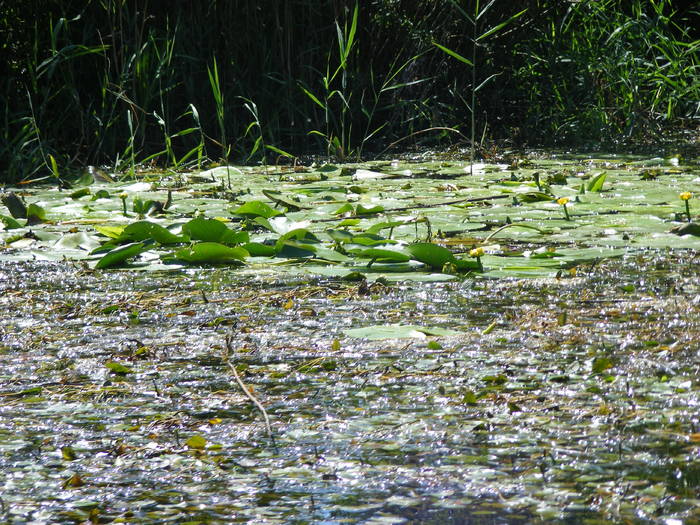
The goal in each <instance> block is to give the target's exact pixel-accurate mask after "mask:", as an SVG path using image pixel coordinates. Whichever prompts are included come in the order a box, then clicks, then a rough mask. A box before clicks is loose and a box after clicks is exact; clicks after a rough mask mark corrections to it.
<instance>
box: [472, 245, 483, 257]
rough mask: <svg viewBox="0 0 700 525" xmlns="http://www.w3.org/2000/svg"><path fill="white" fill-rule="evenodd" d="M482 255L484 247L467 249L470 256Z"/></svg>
mask: <svg viewBox="0 0 700 525" xmlns="http://www.w3.org/2000/svg"><path fill="white" fill-rule="evenodd" d="M482 255H484V249H483V248H482V247H481V246H479V247H478V248H473V249H471V250H469V256H470V257H481V256H482Z"/></svg>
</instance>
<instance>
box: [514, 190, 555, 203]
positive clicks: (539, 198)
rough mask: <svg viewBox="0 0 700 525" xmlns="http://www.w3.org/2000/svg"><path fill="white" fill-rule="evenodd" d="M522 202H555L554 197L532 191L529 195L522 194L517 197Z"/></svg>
mask: <svg viewBox="0 0 700 525" xmlns="http://www.w3.org/2000/svg"><path fill="white" fill-rule="evenodd" d="M517 197H518V199H520V200H521V201H522V202H548V201H553V200H554V197H552V196H551V195H547V194H546V193H542V192H541V191H531V192H528V193H520V194H518V195H517Z"/></svg>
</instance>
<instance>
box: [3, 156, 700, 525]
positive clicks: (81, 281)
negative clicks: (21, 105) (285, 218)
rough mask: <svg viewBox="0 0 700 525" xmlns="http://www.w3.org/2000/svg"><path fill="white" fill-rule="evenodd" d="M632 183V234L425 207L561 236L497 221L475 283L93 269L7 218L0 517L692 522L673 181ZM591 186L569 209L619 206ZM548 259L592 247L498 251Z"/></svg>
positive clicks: (689, 396)
mask: <svg viewBox="0 0 700 525" xmlns="http://www.w3.org/2000/svg"><path fill="white" fill-rule="evenodd" d="M572 162H575V163H576V165H580V163H581V161H580V160H575V161H572ZM657 162H658V161H657ZM646 169H659V170H660V172H661V173H660V177H661V178H662V181H663V184H659V186H664V185H665V186H666V188H667V190H666V191H667V192H668V195H656V196H653V198H649V199H648V200H649V202H645V203H643V204H642V205H643V206H647V207H651V206H653V207H654V210H653V211H651V210H649V209H645V210H644V218H645V221H646V222H645V223H644V224H645V225H647V224H656V223H655V222H654V219H653V217H656V221H657V222H658V223H659V224H657V225H656V226H655V229H653V230H651V229H645V228H646V226H642V225H638V224H637V225H635V223H634V222H633V221H632V220H631V219H630V218H629V217H630V216H634V215H635V213H636V212H634V211H630V212H629V213H626V214H622V217H620V218H619V220H620V221H622V220H623V219H624V220H625V221H627V222H626V223H624V225H622V226H619V225H620V224H622V223H621V222H618V223H617V224H618V227H617V228H618V229H617V230H616V232H615V233H613V232H612V230H613V229H615V228H614V227H613V226H611V225H608V226H609V227H608V228H607V230H608V231H607V232H606V231H605V230H603V232H602V233H600V232H599V234H598V235H596V234H595V233H594V226H595V225H594V224H593V223H594V222H596V221H599V220H602V219H600V217H601V216H602V215H603V214H600V215H593V214H591V215H590V216H588V215H586V216H585V217H583V218H582V217H578V218H576V217H575V216H574V217H573V219H574V221H573V222H575V224H577V225H579V227H580V228H584V229H585V227H586V224H581V223H585V222H588V230H589V233H588V234H587V235H585V236H584V235H583V233H582V232H577V233H575V234H574V235H575V236H576V238H575V239H570V240H569V241H565V240H563V238H562V237H563V236H565V235H567V228H568V226H569V224H567V223H566V222H564V220H563V219H561V217H560V215H561V212H560V209H559V208H558V207H555V208H554V209H553V210H549V209H548V208H547V207H546V206H545V207H544V208H542V206H543V204H542V203H539V204H533V205H530V204H525V205H523V206H518V207H513V208H510V207H509V208H507V209H505V206H504V209H503V210H495V209H494V208H496V207H497V206H492V207H488V208H479V209H478V210H474V209H472V208H467V209H461V210H460V209H456V210H455V209H450V212H449V213H456V214H459V213H461V214H462V218H463V215H464V214H465V213H467V214H472V215H473V212H474V211H478V213H479V214H487V215H488V214H494V215H495V214H498V213H501V214H509V216H515V215H516V214H518V215H519V216H520V217H521V219H527V218H528V217H527V216H533V217H534V216H535V215H538V214H539V215H541V217H538V218H533V219H532V221H533V222H534V221H542V222H544V221H545V220H549V221H550V222H551V221H553V220H558V221H561V223H558V224H559V225H561V226H563V228H561V229H560V230H559V231H555V229H554V228H551V226H548V233H547V234H546V235H543V234H541V233H540V234H537V232H534V231H528V230H525V232H524V233H522V232H520V231H518V230H517V229H516V228H514V227H513V228H507V229H505V230H503V231H502V232H500V233H499V234H498V235H499V239H500V241H499V246H500V247H499V248H498V249H493V250H492V253H491V254H488V255H485V256H484V266H485V272H484V273H483V274H479V273H468V274H463V275H451V274H443V273H440V272H435V271H433V272H432V273H431V272H425V271H421V270H420V268H417V269H416V268H412V269H410V271H404V272H399V273H395V272H390V271H386V270H388V269H387V268H384V269H381V268H380V269H379V270H376V271H375V272H373V271H371V270H370V271H367V272H365V273H366V275H367V277H368V279H367V280H364V281H357V282H353V281H348V280H344V279H342V278H341V276H342V274H343V272H341V271H339V270H338V268H337V267H335V266H327V265H321V264H318V260H313V261H308V262H307V263H306V264H296V263H292V264H282V265H279V264H275V265H273V266H270V265H269V264H268V265H265V264H263V263H262V262H260V261H257V260H256V261H254V262H249V264H247V265H246V266H242V267H241V266H230V265H214V266H190V265H183V264H179V265H172V266H167V265H162V266H161V263H160V262H157V263H156V264H154V263H153V261H152V260H149V259H143V260H142V261H138V260H137V261H134V263H133V264H134V265H135V266H133V267H132V268H131V269H128V268H127V269H117V270H94V269H93V268H92V267H91V266H93V264H92V263H91V262H90V261H91V260H94V258H93V259H91V258H90V257H85V256H83V257H82V258H81V257H73V258H72V259H74V260H68V259H69V258H66V259H64V260H60V259H62V258H63V257H59V256H58V255H62V256H65V253H63V252H61V248H60V246H61V245H60V244H59V247H58V248H56V247H55V244H53V245H51V244H50V243H51V240H49V237H51V236H52V235H56V237H54V238H53V242H54V243H58V242H60V239H62V238H64V236H65V235H75V234H76V233H80V232H82V231H85V232H87V233H86V235H89V236H92V235H94V234H93V233H92V232H91V231H90V230H89V229H88V228H89V226H83V225H80V226H79V228H78V229H79V231H73V232H64V231H62V229H64V228H66V229H68V228H74V227H75V225H70V226H69V225H68V224H62V223H61V221H60V220H56V221H55V222H54V223H53V224H42V225H38V226H32V227H31V229H32V230H33V231H35V232H36V237H37V238H38V239H34V240H35V241H36V242H35V243H21V244H20V245H16V246H14V247H13V246H12V244H13V243H16V242H18V241H17V239H16V237H17V235H16V233H17V231H16V230H15V231H14V233H13V230H7V232H0V233H3V235H6V237H5V240H6V243H7V245H6V249H5V250H4V251H3V252H1V253H2V261H0V308H1V311H2V313H1V314H0V364H1V367H0V472H1V473H2V475H0V520H2V521H5V522H8V523H70V522H76V523H79V522H94V523H111V522H115V523H170V522H172V523H184V522H191V523H226V522H249V523H329V524H330V523H435V524H437V523H475V524H491V523H537V522H540V523H554V522H556V523H560V522H569V523H609V522H625V521H628V522H634V523H666V524H673V525H675V524H680V523H695V522H698V521H699V520H700V511H698V508H699V507H700V506H699V503H700V421H699V420H700V410H699V408H698V401H699V400H700V395H699V387H698V378H699V372H700V358H699V357H698V349H699V346H700V345H699V344H698V341H699V340H700V337H699V334H700V326H699V325H700V321H699V319H700V316H699V315H698V314H699V310H700V293H699V290H698V288H699V287H700V281H699V280H698V277H699V275H698V273H699V270H698V268H699V266H698V262H699V256H698V253H697V251H696V249H695V247H694V245H693V243H695V242H696V240H695V238H694V237H693V236H682V237H680V236H674V235H673V234H669V233H667V232H668V231H669V230H670V229H671V228H672V227H675V226H677V225H679V224H682V222H683V221H682V218H679V217H678V216H676V215H674V214H675V213H677V212H682V210H683V208H682V203H681V202H680V201H679V200H678V197H677V194H678V192H679V191H693V190H697V186H698V182H697V180H696V179H697V168H696V167H692V166H691V167H690V168H687V169H683V168H677V167H675V166H671V167H668V166H667V167H663V166H662V167H661V168H646V167H644V168H643V169H639V170H637V171H634V170H629V171H630V173H629V175H630V177H629V178H630V181H629V182H630V183H635V180H639V171H643V170H646ZM676 169H679V170H680V171H681V173H679V174H674V173H670V171H671V170H676ZM635 170H636V168H635ZM501 171H502V170H501ZM498 176H499V177H500V178H503V174H502V173H501V174H499V175H498ZM464 177H465V176H464V175H460V178H459V180H460V181H465V180H466V179H465V178H464ZM466 177H468V176H466ZM480 177H481V179H477V180H481V181H482V182H483V181H484V180H485V178H488V177H496V175H493V174H486V175H483V174H482V175H481V176H480ZM664 177H665V178H664ZM390 180H394V179H390ZM436 180H437V182H436V181H433V182H431V184H440V183H441V182H440V181H439V179H436ZM624 182H627V181H626V180H624V179H623V176H622V175H618V178H617V179H616V181H615V182H613V183H612V184H613V187H612V189H611V193H612V192H615V191H617V190H616V189H615V188H618V187H620V186H622V187H623V188H624V187H625V186H624V184H623V183H624ZM644 182H652V183H656V181H654V180H649V181H647V180H645V181H644ZM484 184H485V183H484ZM608 184H610V179H608ZM465 185H466V182H465ZM456 186H457V184H456ZM492 187H493V185H492V184H489V188H492ZM450 191H456V192H459V191H460V190H459V188H458V189H457V190H450ZM465 191H466V190H465ZM654 191H656V190H654ZM658 191H662V189H659V190H658ZM611 193H607V194H606V193H601V194H600V195H594V196H592V197H590V198H592V199H600V200H608V199H615V198H617V199H618V202H617V206H624V205H625V202H624V198H625V197H624V191H623V190H619V191H618V193H620V194H623V195H622V197H619V196H618V197H615V195H614V194H611ZM586 195H587V196H590V194H586ZM25 198H26V200H27V201H28V202H29V201H30V200H31V196H27V197H25ZM630 198H632V197H630ZM581 201H582V202H580V203H576V205H577V206H579V210H580V209H581V206H585V205H586V204H585V200H584V198H583V197H582V198H581ZM117 202H118V201H117ZM691 203H692V201H691ZM42 204H43V206H44V207H45V208H46V209H47V214H48V215H49V217H51V213H52V209H53V208H52V207H51V204H50V201H49V200H48V199H46V200H45V201H42ZM627 204H628V205H629V207H630V210H632V209H634V210H638V209H639V207H637V208H633V207H632V205H631V204H629V203H627ZM544 205H547V203H546V202H545V203H544ZM64 206H65V204H64ZM182 206H184V204H182ZM509 206H510V204H509ZM611 206H612V204H611ZM542 210H544V211H542ZM575 210H576V206H572V211H575ZM98 212H99V210H97V211H95V212H94V213H98ZM53 213H54V217H55V216H57V215H58V214H59V213H60V210H59V211H55V210H54V211H53ZM300 213H301V212H300ZM442 213H443V211H436V216H440V215H441V214H442ZM575 213H581V212H580V211H576V212H575ZM112 214H114V211H112ZM545 214H550V215H554V214H557V218H556V219H551V218H550V219H548V217H550V215H546V216H545ZM287 215H289V213H287ZM617 219H618V218H617V217H615V220H617ZM118 220H120V219H118ZM168 220H172V219H168ZM363 220H364V219H363ZM440 220H442V219H440V218H438V219H433V222H439V221H440ZM490 220H491V217H487V218H485V219H484V220H483V221H482V224H486V225H488V224H489V221H490ZM494 220H495V219H494ZM607 220H608V222H610V219H607ZM65 222H67V221H65ZM445 222H446V223H447V224H449V223H450V221H448V220H447V219H445ZM568 222H570V221H568ZM462 224H463V225H464V224H465V223H462ZM540 226H541V224H539V225H538V227H540ZM496 227H498V226H494V228H492V229H491V230H490V231H489V230H483V231H482V230H478V229H476V228H475V231H474V232H471V233H470V234H469V238H470V240H469V242H470V243H473V242H477V244H478V241H479V240H484V239H485V238H486V237H487V236H488V235H490V234H491V233H493V231H494V229H495V228H496ZM82 228H85V229H84V230H83V229H82ZM442 229H443V231H447V230H448V228H447V227H442ZM572 230H574V229H573V228H572ZM20 231H24V230H20ZM574 231H575V230H574ZM49 234H51V235H49ZM568 234H571V231H569V232H568ZM10 235H12V236H11V237H10ZM403 235H408V233H406V232H404V233H403ZM460 235H461V234H460ZM556 236H558V237H556ZM42 237H44V239H42ZM555 237H556V238H555ZM623 237H626V239H625V238H623ZM455 238H456V237H449V236H446V237H444V238H443V245H445V246H451V244H450V242H449V241H450V239H455ZM457 238H458V237H457ZM13 239H14V240H13ZM24 239H30V237H27V236H25V237H24ZM57 239H58V240H57ZM676 239H677V244H678V246H674V245H673V244H674V243H675V242H676ZM8 241H10V242H8ZM492 241H493V239H490V240H489V243H490V244H488V246H493V242H492ZM604 241H605V242H604ZM662 241H663V242H665V245H662ZM52 246H54V248H53V250H54V253H52ZM452 246H453V245H452ZM548 246H555V249H556V251H557V252H561V251H562V250H571V251H572V252H573V251H575V250H590V249H592V248H594V247H595V248H598V247H600V248H602V249H605V250H611V251H610V252H609V253H611V254H612V255H611V257H606V256H603V255H601V254H600V253H599V254H598V255H597V256H595V257H590V256H588V255H586V254H587V253H589V252H584V255H581V256H580V257H578V258H574V257H572V258H571V259H570V260H569V261H568V262H567V264H565V265H557V266H556V267H552V266H546V265H542V266H538V265H536V264H532V265H524V264H520V263H518V264H511V263H510V262H509V261H507V260H506V259H505V256H504V254H505V253H506V252H512V251H514V247H517V249H518V250H519V252H520V255H512V257H522V258H526V257H527V256H524V255H522V253H523V252H524V251H526V250H527V251H532V252H536V250H538V249H541V248H542V247H548ZM619 249H622V251H621V252H618V251H613V250H619ZM59 252H61V253H59ZM76 253H77V252H76ZM605 253H608V252H605ZM54 254H55V255H57V256H56V257H53V256H52V255H54ZM499 257H503V259H502V260H499V259H498V258H499ZM51 259H58V260H51ZM81 259H85V260H87V261H88V264H87V265H86V264H84V263H83V262H82V260H81ZM256 259H257V258H256ZM532 260H533V261H538V260H539V259H537V258H535V259H532ZM503 261H505V262H503ZM365 264H366V263H365ZM355 266H358V267H360V266H359V265H354V266H352V269H354V267H355ZM137 268H140V269H142V270H143V269H144V268H147V269H148V271H136V269H137ZM164 268H165V269H164ZM331 270H333V271H331ZM380 270H382V271H380ZM345 273H347V270H345ZM416 275H419V276H422V277H423V278H422V279H412V278H411V277H415V276H416ZM524 275H529V276H530V277H523V276H524ZM377 276H385V277H386V276H388V278H384V279H382V278H376V277H377ZM427 276H432V277H431V278H429V279H425V278H424V277H427ZM443 277H444V278H443ZM227 337H228V338H230V339H229V340H230V346H231V350H230V351H229V352H228V353H227V352H226V338H227ZM229 363H230V364H232V365H234V366H235V367H236V370H237V371H238V374H239V376H240V378H241V379H242V381H243V382H244V383H245V385H247V387H248V388H250V389H251V392H252V394H253V396H254V397H255V398H256V399H257V400H258V401H259V402H260V403H261V404H262V405H263V406H264V408H265V409H266V412H267V415H268V416H269V421H270V426H271V430H272V436H270V435H268V432H267V429H266V426H265V423H264V420H263V417H262V415H261V413H260V411H259V410H258V409H257V408H256V406H255V405H254V404H253V403H252V402H251V401H250V399H249V398H248V397H246V396H245V395H244V394H243V392H242V390H241V389H240V387H239V385H238V384H237V383H236V381H235V378H234V376H233V375H232V373H231V370H230V368H229V366H228V365H229Z"/></svg>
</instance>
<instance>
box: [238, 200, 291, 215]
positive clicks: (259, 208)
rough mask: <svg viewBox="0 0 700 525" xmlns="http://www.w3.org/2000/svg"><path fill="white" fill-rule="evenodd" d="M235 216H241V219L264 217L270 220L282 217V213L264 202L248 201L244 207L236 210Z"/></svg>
mask: <svg viewBox="0 0 700 525" xmlns="http://www.w3.org/2000/svg"><path fill="white" fill-rule="evenodd" d="M233 214H234V215H240V216H241V217H249V218H254V217H264V218H265V219H270V218H272V217H277V216H278V215H282V212H280V211H277V210H275V209H274V208H272V207H270V206H269V205H268V204H265V203H264V202H262V201H248V202H246V203H245V204H243V205H242V206H240V207H238V208H236V209H235V210H234V211H233Z"/></svg>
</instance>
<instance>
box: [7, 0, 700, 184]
mask: <svg viewBox="0 0 700 525" xmlns="http://www.w3.org/2000/svg"><path fill="white" fill-rule="evenodd" d="M697 16H698V13H697V12H693V10H692V9H690V8H687V7H684V6H683V5H681V3H680V2H669V1H666V0H657V1H640V0H637V1H634V2H631V3H630V2H621V1H619V0H600V1H591V2H580V3H568V2H554V1H548V0H541V1H536V0H530V1H529V2H524V3H518V5H512V4H511V3H509V2H499V1H495V2H492V3H488V2H486V3H479V2H468V1H466V2H465V1H461V2H457V1H453V2H444V1H428V2H416V1H399V2H395V1H389V0H382V1H373V2H360V3H359V4H355V2H354V1H351V0H332V1H331V0H324V1H313V2H312V1H309V0H295V1H293V0H285V1H266V2H257V1H256V2H253V1H250V0H246V1H243V0H239V1H235V2H230V1H229V2H223V1H217V0H209V1H207V2H196V3H191V4H181V5H180V4H177V5H175V6H173V5H172V4H171V3H165V2H150V3H147V4H144V5H143V6H140V7H139V8H138V9H136V8H134V7H133V5H132V4H131V3H128V2H123V1H120V0H104V1H102V2H96V1H91V2H84V1H82V2H78V1H61V2H59V1H57V0H33V1H29V2H24V3H21V4H19V3H18V4H17V5H15V6H8V7H4V11H3V13H2V14H0V31H1V32H2V33H3V34H4V35H5V38H4V42H5V43H4V44H2V45H3V49H2V53H3V54H4V56H6V57H7V58H8V59H7V61H6V62H5V63H4V65H3V66H2V67H4V68H5V71H4V74H3V75H2V79H3V80H2V84H1V88H0V90H1V91H0V99H1V100H0V112H1V115H2V119H3V127H2V137H0V140H1V142H0V180H4V181H13V180H14V181H16V180H26V179H33V178H37V177H41V176H45V175H47V174H51V175H53V176H56V175H61V173H57V171H58V170H61V172H65V171H66V170H70V169H73V168H75V167H79V166H84V165H87V164H109V165H110V166H113V167H114V168H115V169H117V170H121V171H126V172H128V171H130V170H133V169H135V167H136V166H137V165H138V164H143V163H156V164H158V165H160V166H168V167H172V168H180V167H183V166H186V165H201V164H202V163H204V162H206V161H207V159H213V160H218V159H226V160H232V161H235V162H239V163H240V162H260V161H267V162H276V161H277V159H279V158H280V157H283V158H284V157H292V156H296V155H304V154H329V155H332V156H334V157H337V158H341V159H343V158H358V157H363V156H364V157H366V156H369V155H372V154H376V153H379V152H382V151H384V150H386V149H387V148H390V147H391V145H392V144H394V143H396V141H399V140H401V139H404V138H405V137H409V138H408V139H405V140H403V141H402V142H400V143H399V145H398V147H399V148H405V147H407V146H412V145H421V144H430V145H431V146H438V147H442V146H445V145H447V144H451V143H455V142H462V143H467V144H468V143H469V142H470V139H471V138H472V137H474V141H475V142H477V143H478V144H479V145H482V144H484V143H487V142H490V141H493V140H499V139H500V140H503V139H507V140H510V141H512V142H514V143H517V144H527V145H563V144H565V145H576V146H586V147H589V146H591V145H600V144H604V145H606V146H610V145H616V146H618V147H620V146H624V145H628V144H630V143H639V142H651V141H654V142H659V141H661V140H663V139H664V138H665V137H667V131H668V130H692V129H697V125H698V118H699V117H700V112H699V109H698V106H699V104H700V82H698V78H699V77H700V75H699V69H698V50H699V49H700V41H699V40H698V38H699V37H698V33H697V29H695V27H696V25H695V24H694V22H693V20H694V17H695V18H697ZM448 128H449V129H448ZM425 130H430V131H425ZM390 151H391V149H390ZM54 161H55V163H54Z"/></svg>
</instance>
